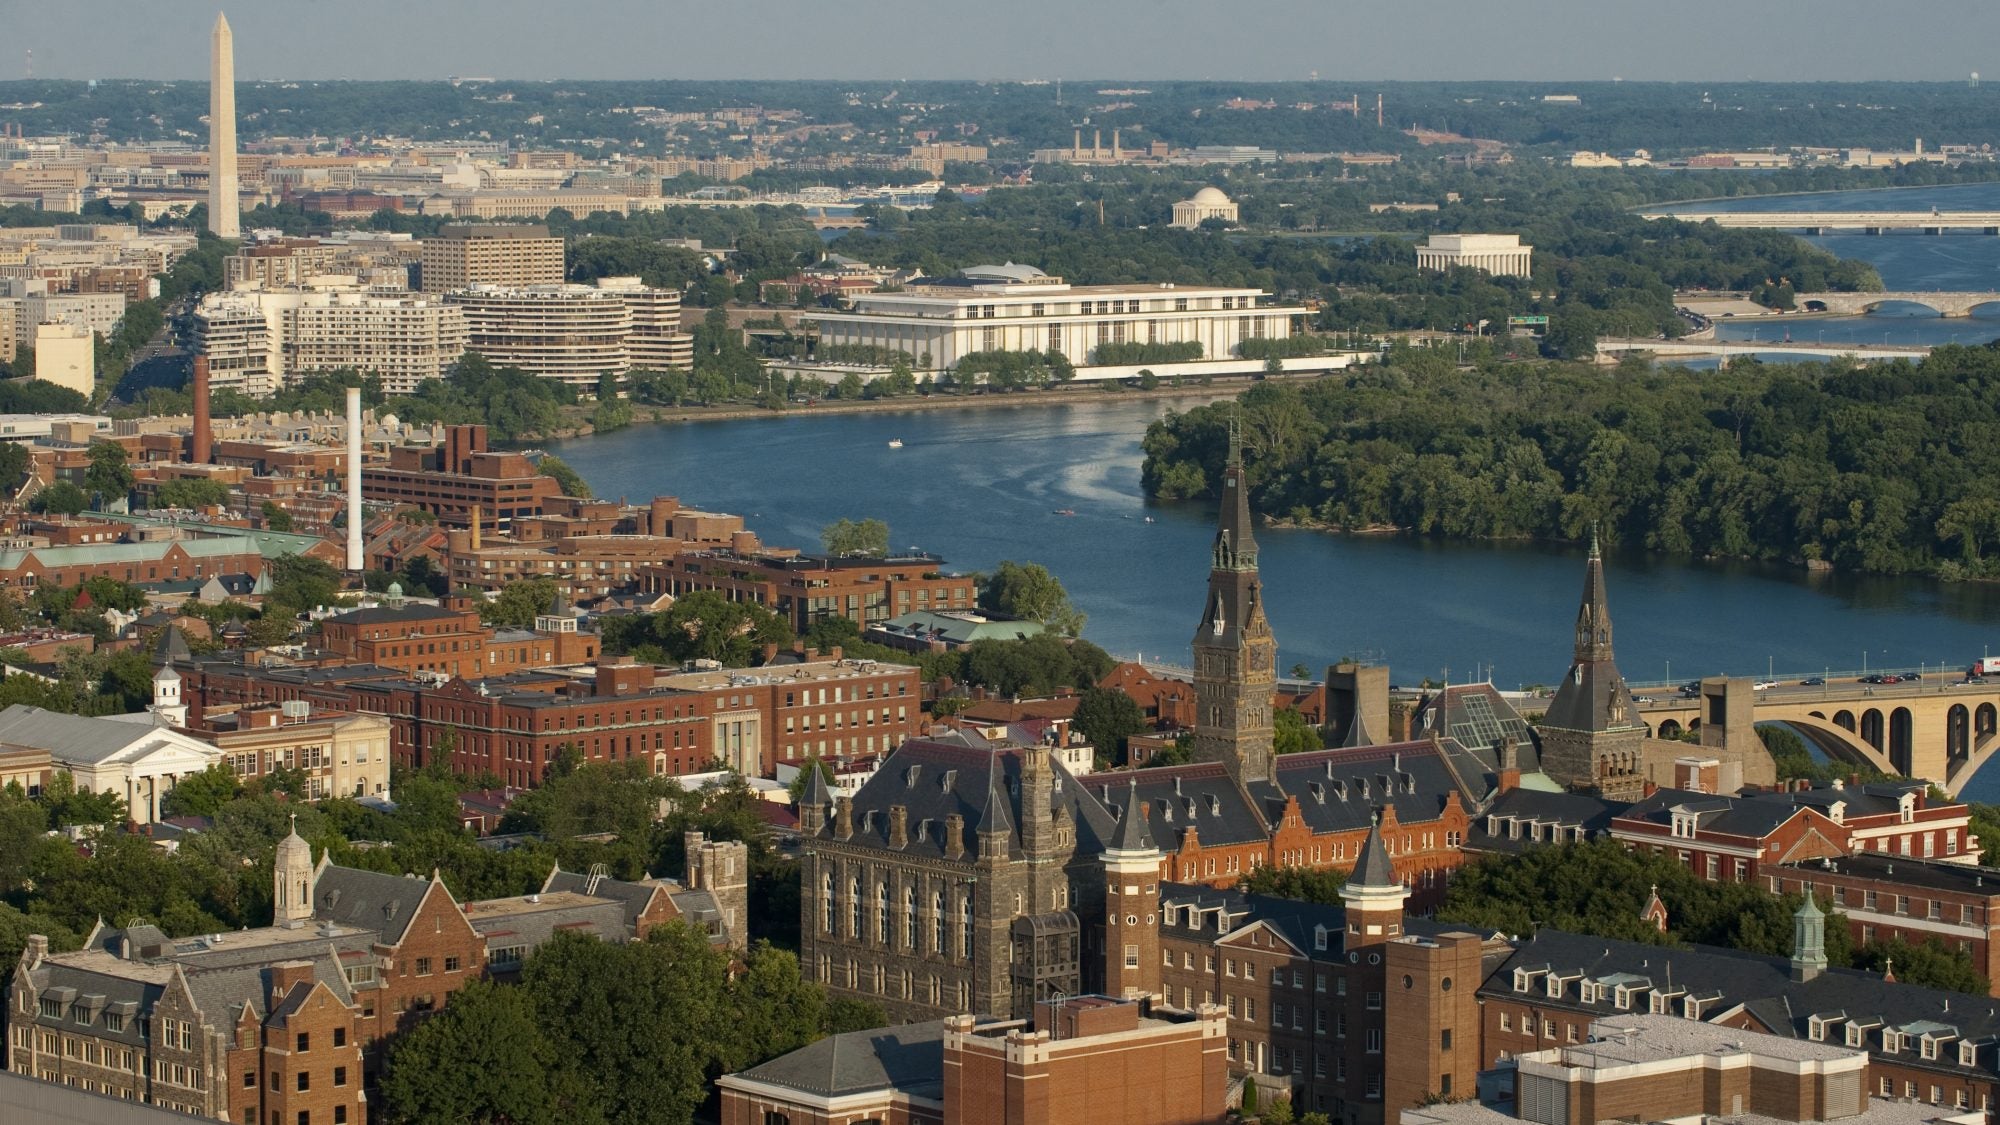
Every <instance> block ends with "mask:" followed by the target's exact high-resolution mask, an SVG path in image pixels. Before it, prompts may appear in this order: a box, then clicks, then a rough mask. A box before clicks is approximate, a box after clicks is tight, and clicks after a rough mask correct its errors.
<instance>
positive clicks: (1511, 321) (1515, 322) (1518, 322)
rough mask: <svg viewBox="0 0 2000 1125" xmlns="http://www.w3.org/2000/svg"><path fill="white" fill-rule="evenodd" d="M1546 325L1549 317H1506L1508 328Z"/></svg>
mask: <svg viewBox="0 0 2000 1125" xmlns="http://www.w3.org/2000/svg"><path fill="white" fill-rule="evenodd" d="M1548 326H1549V318H1548V317H1545V316H1510V317H1508V318H1507V327H1509V328H1547V327H1548Z"/></svg>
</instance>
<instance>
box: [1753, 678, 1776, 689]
mask: <svg viewBox="0 0 2000 1125" xmlns="http://www.w3.org/2000/svg"><path fill="white" fill-rule="evenodd" d="M1777 686H1778V681H1776V680H1758V681H1757V682H1756V683H1754V684H1751V685H1750V687H1751V689H1752V690H1755V691H1765V690H1768V689H1770V688H1774V687H1777Z"/></svg>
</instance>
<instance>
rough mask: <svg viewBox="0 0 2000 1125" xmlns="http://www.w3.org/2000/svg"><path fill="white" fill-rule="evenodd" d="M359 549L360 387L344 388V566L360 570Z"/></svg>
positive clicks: (364, 563) (356, 570) (360, 556)
mask: <svg viewBox="0 0 2000 1125" xmlns="http://www.w3.org/2000/svg"><path fill="white" fill-rule="evenodd" d="M365 565H366V560H365V559H364V558H363V557H362V552H361V388H360V387H349V388H347V569H349V570H351V571H355V572H356V573H359V572H360V571H361V570H362V569H364V567H365Z"/></svg>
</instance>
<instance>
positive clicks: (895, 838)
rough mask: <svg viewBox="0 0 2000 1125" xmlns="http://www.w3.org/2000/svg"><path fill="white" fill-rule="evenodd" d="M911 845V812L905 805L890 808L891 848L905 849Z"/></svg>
mask: <svg viewBox="0 0 2000 1125" xmlns="http://www.w3.org/2000/svg"><path fill="white" fill-rule="evenodd" d="M909 843H910V810H909V808H908V806H905V805H890V806H889V846H890V847H892V848H898V849H900V848H905V847H908V846H909Z"/></svg>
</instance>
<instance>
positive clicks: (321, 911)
mask: <svg viewBox="0 0 2000 1125" xmlns="http://www.w3.org/2000/svg"><path fill="white" fill-rule="evenodd" d="M430 887H431V881H430V880H429V879H413V878H410V877H408V876H403V875H388V874H384V873H382V872H380V871H362V870H359V869H358V868H353V867H339V866H335V865H333V864H326V865H324V866H322V867H321V869H320V871H319V875H318V877H317V878H316V879H315V880H314V881H313V917H315V918H320V919H325V920H328V921H333V922H338V923H340V924H342V925H346V926H354V927H356V928H357V929H364V930H379V931H381V933H382V940H383V942H384V943H386V944H389V945H395V944H397V943H398V942H400V941H402V938H403V933H404V931H406V930H408V929H409V928H410V921H411V920H412V919H414V918H415V917H416V916H417V908H418V907H419V906H420V905H422V903H423V901H424V894H425V893H426V892H428V891H429V890H430Z"/></svg>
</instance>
